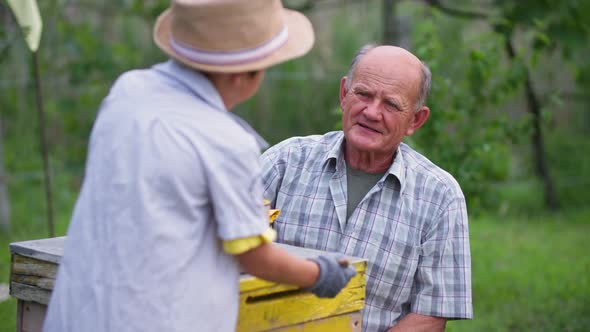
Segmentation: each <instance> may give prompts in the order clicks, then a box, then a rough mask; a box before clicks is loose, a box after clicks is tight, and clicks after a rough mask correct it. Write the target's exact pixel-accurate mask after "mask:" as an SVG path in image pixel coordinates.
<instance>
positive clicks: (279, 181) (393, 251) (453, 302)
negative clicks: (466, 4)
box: [261, 45, 473, 332]
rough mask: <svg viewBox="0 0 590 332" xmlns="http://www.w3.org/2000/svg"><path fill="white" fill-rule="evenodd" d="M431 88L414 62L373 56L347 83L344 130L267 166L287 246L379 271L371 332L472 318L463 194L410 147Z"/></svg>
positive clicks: (397, 54)
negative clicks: (408, 139)
mask: <svg viewBox="0 0 590 332" xmlns="http://www.w3.org/2000/svg"><path fill="white" fill-rule="evenodd" d="M430 80H431V76H430V71H429V70H428V68H427V67H426V66H425V65H424V64H423V63H422V62H421V61H420V60H419V59H418V58H416V57H415V56H414V55H413V54H411V53H410V52H408V51H406V50H404V49H401V48H398V47H393V46H378V47H376V46H372V45H369V46H365V47H363V48H362V49H361V50H360V51H359V52H358V54H357V55H356V56H355V58H354V60H353V62H352V65H351V68H350V70H349V72H348V75H347V76H345V77H343V78H342V80H341V82H340V106H341V108H342V129H343V130H342V131H337V132H330V133H327V134H325V135H321V136H319V135H314V136H308V137H295V138H291V139H287V140H286V141H284V142H281V143H279V144H277V145H276V146H274V147H272V148H270V149H269V150H267V151H266V152H265V153H264V154H263V155H262V157H261V159H262V163H263V172H264V173H263V178H264V182H265V183H264V185H265V197H266V198H267V199H269V200H271V202H272V205H273V206H274V207H276V208H278V209H281V215H280V216H279V217H278V219H277V220H276V221H275V225H276V226H275V228H276V231H277V233H278V241H279V242H283V243H288V244H293V245H296V246H303V247H309V248H315V249H321V250H329V251H339V252H341V253H344V254H347V255H352V256H360V257H364V258H367V259H368V260H369V268H368V271H367V294H366V308H365V310H364V315H363V330H364V331H370V332H382V331H389V332H394V331H443V330H444V328H445V323H446V320H447V319H470V318H472V315H473V314H472V304H471V267H470V266H471V258H470V251H469V233H468V227H467V211H466V205H465V199H464V196H463V193H462V191H461V189H460V187H459V185H458V183H457V182H456V181H455V179H453V177H452V176H451V175H449V174H448V173H447V172H445V171H444V170H442V169H440V168H439V167H437V166H436V165H435V164H433V163H432V162H431V161H429V160H428V159H426V158H425V157H424V156H422V155H421V154H419V153H418V152H416V151H414V150H413V149H412V148H410V147H409V146H408V145H406V144H404V143H402V139H403V138H404V137H405V136H410V135H412V134H413V133H414V132H416V130H418V129H419V128H420V127H421V126H422V125H423V124H424V123H425V122H426V119H427V118H428V115H429V113H430V110H429V108H428V107H427V106H425V100H426V96H427V94H428V91H429V88H430Z"/></svg>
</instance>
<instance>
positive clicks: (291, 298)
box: [237, 261, 366, 332]
mask: <svg viewBox="0 0 590 332" xmlns="http://www.w3.org/2000/svg"><path fill="white" fill-rule="evenodd" d="M353 265H354V267H355V268H356V269H357V275H356V276H355V277H354V278H352V280H351V281H350V283H349V284H348V285H347V287H346V288H344V289H343V290H342V291H341V292H340V293H339V294H338V295H337V296H336V297H335V298H333V299H320V298H318V297H316V296H315V295H313V294H312V293H310V292H304V291H301V290H298V289H297V287H295V286H290V285H282V284H274V283H270V282H267V281H263V280H260V279H256V278H253V277H252V278H247V279H242V280H241V282H240V313H239V318H238V328H237V331H238V332H245V331H267V330H271V329H275V328H279V327H286V326H291V325H296V324H302V323H306V322H311V321H315V320H318V319H323V318H328V317H332V316H337V315H342V314H346V313H353V312H358V311H360V310H361V309H362V308H363V307H364V304H365V282H366V281H365V270H366V262H364V261H360V262H356V263H354V264H353ZM338 322H340V321H338ZM293 331H298V330H293ZM305 331H307V330H305ZM324 331H327V330H324ZM339 331H351V330H339Z"/></svg>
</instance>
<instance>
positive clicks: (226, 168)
mask: <svg viewBox="0 0 590 332" xmlns="http://www.w3.org/2000/svg"><path fill="white" fill-rule="evenodd" d="M259 156H260V153H259V152H258V150H257V146H256V144H255V142H254V140H253V139H252V138H251V137H249V136H248V137H243V139H242V141H239V140H238V141H236V140H235V137H234V139H232V140H228V141H226V142H224V143H223V144H219V145H217V146H213V147H212V149H211V150H210V153H209V154H208V155H206V156H202V158H203V159H204V160H206V164H207V166H206V168H207V183H208V186H209V192H210V195H211V202H212V206H213V213H214V214H215V220H216V222H217V226H218V230H217V233H218V236H219V237H220V239H221V240H223V241H226V240H234V239H239V238H245V237H251V236H258V235H260V234H262V233H264V232H265V231H266V229H267V228H268V216H267V215H266V213H265V208H264V202H263V201H264V198H263V194H262V180H261V178H260V174H261V170H260V163H259V160H258V158H259Z"/></svg>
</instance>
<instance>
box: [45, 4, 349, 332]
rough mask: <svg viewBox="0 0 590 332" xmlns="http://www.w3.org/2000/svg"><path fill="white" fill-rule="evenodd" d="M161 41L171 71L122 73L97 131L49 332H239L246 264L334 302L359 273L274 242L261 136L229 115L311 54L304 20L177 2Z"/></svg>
mask: <svg viewBox="0 0 590 332" xmlns="http://www.w3.org/2000/svg"><path fill="white" fill-rule="evenodd" d="M154 38H155V42H156V44H157V45H158V46H159V47H160V48H161V49H162V50H163V51H164V52H165V53H166V54H168V55H169V56H170V57H171V58H172V59H173V60H170V61H168V62H166V63H162V64H157V65H155V66H153V67H152V68H150V69H145V70H135V71H130V72H127V73H125V74H123V75H122V76H121V77H120V78H119V79H118V80H117V81H116V83H115V84H114V86H113V87H112V89H111V91H110V93H109V95H108V96H107V97H106V99H105V100H104V101H103V103H102V106H101V109H100V112H99V115H98V117H97V120H96V123H95V124H94V128H93V130H92V135H91V138H90V147H89V155H88V161H87V165H86V174H85V178H84V184H83V187H82V191H81V193H80V196H79V198H78V201H77V203H76V208H75V211H74V215H73V217H72V221H71V224H70V228H69V230H68V238H67V240H66V244H65V251H64V254H63V259H62V261H61V262H60V268H59V272H58V276H57V281H56V285H55V288H54V291H53V295H52V298H51V301H50V305H49V311H48V314H47V319H46V321H45V326H44V330H45V331H56V332H57V331H59V332H66V331H76V332H82V331H83V332H92V331H117V332H120V331H141V332H146V331H183V332H184V331H207V332H209V331H211V332H213V331H215V332H230V331H231V332H233V331H235V328H236V321H237V315H238V296H239V289H238V287H239V283H238V278H239V274H240V264H241V268H242V269H243V270H245V271H246V272H249V273H250V274H253V275H255V276H259V277H262V278H265V279H268V280H271V281H277V282H285V283H290V284H294V285H298V286H300V287H305V288H309V289H310V290H311V291H312V292H314V293H315V294H316V295H318V296H320V297H332V296H335V295H336V293H338V292H339V291H340V290H341V289H342V288H343V287H344V286H345V285H346V284H347V283H348V281H349V279H350V278H351V277H352V276H353V275H354V274H355V271H354V269H352V268H350V267H349V268H347V267H342V266H340V265H339V264H338V262H337V260H336V258H335V257H319V258H317V259H314V260H311V261H310V260H303V259H300V258H297V257H294V256H291V255H289V254H288V253H287V252H286V251H284V250H282V249H280V248H278V247H277V246H274V245H272V244H270V243H269V242H270V241H272V238H273V235H274V231H272V230H271V229H270V228H269V224H268V217H267V215H266V213H265V209H264V206H263V196H262V191H263V190H262V181H261V179H260V172H261V170H260V164H259V160H258V158H259V156H260V149H259V145H258V144H257V143H258V141H257V138H258V136H257V135H256V134H255V132H254V131H253V129H252V128H250V127H249V126H247V125H246V124H245V123H244V122H243V121H241V120H240V119H238V118H237V117H235V116H234V115H232V114H231V113H229V112H228V110H231V109H232V108H233V107H234V106H235V105H237V104H239V103H241V102H243V101H245V100H246V99H248V98H249V97H251V96H252V95H253V94H254V93H255V92H256V91H257V90H258V87H259V85H260V82H261V80H262V77H263V74H264V69H265V68H267V67H269V66H272V65H274V64H277V63H280V62H283V61H286V60H289V59H292V58H295V57H299V56H301V55H303V54H305V53H306V52H307V51H308V50H309V49H310V48H311V46H312V44H313V40H314V35H313V30H312V27H311V24H310V23H309V21H308V20H307V18H305V16H303V15H301V14H300V13H297V12H294V11H290V10H285V9H283V7H282V5H281V3H280V1H279V0H249V1H243V0H225V1H218V0H215V1H211V0H182V1H180V0H179V1H174V2H173V3H172V6H171V8H170V9H168V10H166V11H165V12H164V13H163V14H162V15H161V16H160V17H159V19H158V21H157V23H156V26H155V31H154ZM269 230H270V231H269Z"/></svg>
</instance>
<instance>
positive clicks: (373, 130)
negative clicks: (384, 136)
mask: <svg viewBox="0 0 590 332" xmlns="http://www.w3.org/2000/svg"><path fill="white" fill-rule="evenodd" d="M357 125H359V126H360V127H362V128H364V129H367V130H369V131H372V132H374V133H377V134H381V132H380V131H379V130H377V129H375V128H371V127H369V126H367V125H366V124H363V123H357Z"/></svg>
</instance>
